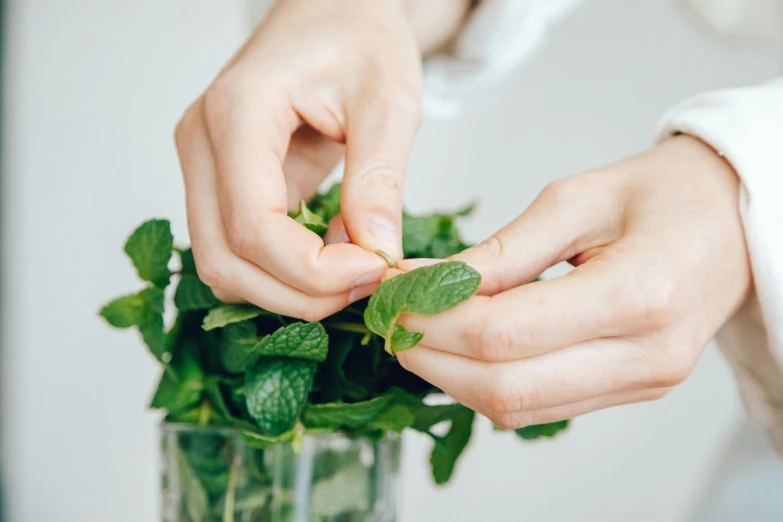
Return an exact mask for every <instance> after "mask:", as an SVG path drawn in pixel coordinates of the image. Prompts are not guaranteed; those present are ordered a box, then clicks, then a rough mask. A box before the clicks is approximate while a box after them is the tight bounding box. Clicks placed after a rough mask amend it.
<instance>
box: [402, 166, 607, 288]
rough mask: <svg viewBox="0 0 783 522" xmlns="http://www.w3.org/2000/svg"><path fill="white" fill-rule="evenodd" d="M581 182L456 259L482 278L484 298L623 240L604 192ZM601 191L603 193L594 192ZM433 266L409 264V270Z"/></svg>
mask: <svg viewBox="0 0 783 522" xmlns="http://www.w3.org/2000/svg"><path fill="white" fill-rule="evenodd" d="M577 178H578V177H576V178H566V179H564V180H559V181H556V182H554V183H552V184H550V185H549V186H547V187H546V188H545V189H544V190H543V191H542V192H541V194H540V195H539V196H538V197H537V198H536V200H535V201H533V203H532V204H531V205H530V206H529V207H528V208H527V209H525V211H524V212H523V213H522V214H521V215H520V216H519V217H517V218H516V219H514V220H513V221H512V222H511V223H509V224H508V225H506V226H505V227H503V228H502V229H500V230H499V231H497V232H496V233H495V234H493V235H492V236H491V237H490V238H488V239H486V240H484V241H482V242H481V243H480V244H478V245H476V246H474V247H471V248H468V249H467V250H465V251H463V252H461V253H459V254H457V255H455V256H452V257H451V258H450V259H452V260H454V261H464V262H465V263H467V264H468V265H470V266H471V267H473V268H475V269H476V270H477V271H478V272H479V273H480V274H481V288H480V289H479V292H480V293H481V294H483V295H494V294H497V293H500V292H504V291H506V290H509V289H511V288H514V287H517V286H520V285H522V284H525V283H529V282H530V281H532V280H533V279H535V278H536V277H538V276H539V275H541V273H543V272H544V271H545V270H546V269H548V268H549V267H551V266H554V265H556V264H557V263H560V262H562V261H567V260H569V259H572V258H573V257H575V256H577V255H579V254H581V253H582V252H586V251H588V250H590V249H592V248H596V247H598V246H602V245H606V244H608V243H611V242H614V241H616V240H617V239H619V236H620V235H621V233H622V230H621V229H622V227H621V226H618V221H619V220H618V214H617V213H616V212H614V210H613V209H612V205H608V204H607V194H606V193H605V187H594V189H593V188H591V187H585V186H583V185H582V184H581V183H579V182H575V181H574V180H577ZM595 189H600V190H595ZM431 262H432V261H430V260H408V261H405V267H406V268H411V267H412V266H414V265H415V264H417V263H420V264H422V265H426V264H430V263H431Z"/></svg>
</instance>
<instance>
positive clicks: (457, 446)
mask: <svg viewBox="0 0 783 522" xmlns="http://www.w3.org/2000/svg"><path fill="white" fill-rule="evenodd" d="M474 417H475V413H474V412H473V410H470V409H468V408H465V407H464V406H463V407H462V410H461V411H459V412H456V413H455V414H454V415H453V416H452V420H451V428H450V429H449V432H448V433H447V434H446V435H445V436H443V437H438V436H435V435H433V439H434V440H435V447H433V448H432V454H431V455H430V463H431V464H432V477H433V478H434V479H435V483H436V484H445V483H446V482H448V481H449V479H450V478H451V474H452V473H453V472H454V466H455V465H456V463H457V459H458V458H459V456H460V455H461V454H462V451H463V450H464V449H465V447H466V446H467V445H468V442H469V441H470V435H471V432H472V431H473V418H474Z"/></svg>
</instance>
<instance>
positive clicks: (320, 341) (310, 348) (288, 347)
mask: <svg viewBox="0 0 783 522" xmlns="http://www.w3.org/2000/svg"><path fill="white" fill-rule="evenodd" d="M328 346H329V336H328V335H326V330H324V327H323V326H322V325H321V323H293V324H290V325H288V326H284V327H282V328H279V329H277V330H276V331H275V332H274V333H272V335H267V336H265V337H263V338H262V339H261V340H260V341H259V342H258V345H257V346H256V347H255V348H254V351H255V352H256V353H257V354H258V355H284V356H286V357H296V358H298V359H307V360H309V361H315V362H322V361H324V360H325V359H326V354H327V350H328Z"/></svg>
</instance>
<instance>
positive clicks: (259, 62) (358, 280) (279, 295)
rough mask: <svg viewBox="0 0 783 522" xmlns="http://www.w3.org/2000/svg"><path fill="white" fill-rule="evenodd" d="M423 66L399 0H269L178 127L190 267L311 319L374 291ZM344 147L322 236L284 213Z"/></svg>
mask: <svg viewBox="0 0 783 522" xmlns="http://www.w3.org/2000/svg"><path fill="white" fill-rule="evenodd" d="M420 76H421V53H420V50H419V48H418V45H417V41H416V37H415V35H414V30H413V27H412V24H411V22H410V20H409V19H408V12H407V11H406V9H405V6H404V4H403V0H377V1H374V2H367V1H364V0H340V1H339V2H332V1H319V2H310V1H306V0H281V1H280V2H278V3H277V5H276V6H275V7H274V8H273V9H272V11H271V12H270V14H269V16H268V17H267V18H266V19H265V20H264V22H263V23H262V24H261V25H260V26H259V28H258V29H257V31H256V32H255V33H254V34H253V35H252V36H251V37H250V39H249V40H248V41H247V43H246V44H245V45H244V47H243V48H242V49H241V50H240V51H239V52H238V53H237V55H236V56H235V57H234V58H233V59H232V60H231V61H230V62H229V63H228V64H227V65H226V66H225V68H224V69H223V70H222V71H221V72H220V74H219V75H218V77H217V78H216V79H215V80H214V82H213V83H212V84H211V85H210V86H209V88H208V89H207V90H206V92H205V93H204V94H203V95H201V96H200V97H199V98H198V99H197V100H196V101H195V102H194V103H193V104H192V105H191V106H190V107H189V108H188V109H187V111H186V112H185V114H184V116H183V117H182V120H181V121H180V123H179V125H178V126H177V130H176V136H175V137H176V144H177V150H178V153H179V157H180V162H181V166H182V171H183V175H184V180H185V190H186V199H187V215H188V226H189V230H190V237H191V241H192V244H193V254H194V258H195V261H196V268H197V270H198V273H199V277H200V278H201V279H202V280H203V281H204V282H205V283H206V284H207V285H209V286H210V287H211V288H212V290H213V291H214V293H215V295H216V296H217V297H218V299H220V300H221V301H225V302H250V303H253V304H255V305H258V306H260V307H263V308H265V309H267V310H270V311H273V312H277V313H280V314H284V315H287V316H293V317H298V318H303V319H306V320H310V321H316V320H320V319H322V318H323V317H326V316H328V315H331V314H332V313H334V312H336V311H338V310H340V309H342V308H344V307H345V306H347V305H348V304H349V303H351V302H353V301H356V300H358V299H361V298H363V297H366V296H367V295H369V294H370V293H371V292H372V291H373V290H374V289H375V287H376V286H377V283H378V282H379V281H380V278H381V276H382V274H383V271H384V268H385V267H386V262H385V261H384V260H383V259H382V258H381V257H380V256H378V255H376V254H375V253H374V251H376V250H383V251H384V252H386V253H387V254H389V255H390V256H391V257H393V258H395V259H400V258H401V257H402V246H401V214H402V187H403V182H404V176H405V169H406V164H407V160H408V155H409V152H410V148H411V145H412V143H413V139H414V136H415V134H416V131H417V128H418V126H419V121H420V113H421V108H420V105H421V100H420V99H421V92H420V91H421V89H420ZM343 143H345V145H343ZM343 152H345V156H346V168H345V175H344V182H343V189H342V213H341V215H340V216H338V217H336V218H335V219H334V220H333V222H332V223H331V225H330V231H329V234H328V235H327V240H328V241H327V243H332V244H328V245H326V246H325V245H324V242H323V241H322V240H321V238H319V237H318V236H317V235H316V234H314V233H312V232H310V231H309V230H307V229H305V228H304V227H302V226H301V225H299V224H297V223H296V222H295V221H293V220H292V219H291V218H289V217H288V216H287V211H288V210H289V209H293V208H295V207H296V205H297V203H298V202H299V200H301V199H304V200H308V199H309V198H311V197H312V196H313V195H314V194H315V193H316V191H317V189H318V186H319V185H320V184H321V182H322V181H323V180H324V178H325V177H326V176H327V175H328V174H329V173H330V172H331V171H332V170H333V169H334V167H335V166H336V164H337V163H338V162H339V160H340V158H341V157H342V155H343Z"/></svg>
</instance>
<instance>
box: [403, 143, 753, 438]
mask: <svg viewBox="0 0 783 522" xmlns="http://www.w3.org/2000/svg"><path fill="white" fill-rule="evenodd" d="M738 190H739V181H738V179H737V176H736V174H735V173H734V171H733V170H732V168H731V167H730V166H729V164H728V163H726V162H725V161H724V160H723V159H722V158H721V157H720V156H719V155H718V154H716V153H715V152H714V151H713V150H712V149H710V148H709V147H708V146H706V145H705V144H704V143H702V142H701V141H699V140H697V139H695V138H692V137H688V136H679V137H676V138H673V139H670V140H669V141H667V142H665V143H663V144H661V145H659V146H657V147H655V148H653V149H651V150H649V151H647V152H644V153H642V154H639V155H637V156H633V157H631V158H628V159H626V160H623V161H621V162H619V163H616V164H614V165H609V166H607V167H604V168H600V169H597V170H594V171H589V172H586V173H583V174H579V175H576V176H572V177H570V178H565V179H563V180H559V181H556V182H554V183H553V184H551V185H549V186H548V187H547V188H545V189H544V191H543V192H542V193H541V194H540V196H539V197H538V198H537V199H536V200H535V201H534V202H533V204H532V205H531V206H530V207H528V208H527V209H526V210H525V211H524V212H523V213H522V214H521V215H520V216H519V217H518V218H517V219H515V220H514V221H513V222H511V223H510V224H508V225H507V226H506V227H504V228H503V229H501V230H500V231H498V232H497V233H495V234H494V235H493V236H492V237H490V238H489V239H487V240H486V241H484V242H482V243H481V244H479V245H477V246H476V247H473V248H470V249H468V250H466V251H465V252H463V253H461V254H459V255H457V256H454V258H453V259H455V260H462V261H465V262H466V263H468V264H469V265H471V266H473V267H474V268H476V269H477V270H478V271H479V272H480V273H481V274H482V285H481V288H480V290H479V295H477V296H475V297H473V298H471V299H470V300H469V301H467V302H465V303H463V304H462V305H460V306H458V307H457V308H455V309H453V310H451V311H449V312H446V313H444V314H442V315H439V316H435V317H422V316H407V317H403V318H402V320H401V321H400V322H401V324H402V325H403V326H405V327H406V328H408V329H409V330H413V331H418V332H423V333H424V338H423V340H422V342H421V344H420V345H419V346H417V347H416V348H414V349H412V350H409V351H406V352H402V353H400V354H398V357H399V361H400V364H402V365H403V367H405V368H406V369H408V370H410V371H412V372H414V373H416V374H418V375H420V376H421V377H422V378H424V379H425V380H427V381H429V382H430V383H432V384H434V385H435V386H437V387H439V388H441V389H442V390H443V391H444V392H446V393H447V394H449V395H451V396H452V397H454V398H455V399H456V400H457V401H459V402H461V403H463V404H465V405H466V406H468V407H470V408H472V409H474V410H476V411H478V412H480V413H482V414H484V415H485V416H487V417H489V418H490V419H491V420H492V421H493V422H495V424H497V425H498V426H501V427H504V428H509V429H511V428H520V427H523V426H528V425H532V424H542V423H549V422H555V421H558V420H563V419H567V418H572V417H575V416H578V415H582V414H585V413H588V412H591V411H595V410H599V409H602V408H607V407H610V406H616V405H620V404H627V403H633V402H639V401H646V400H652V399H658V398H661V397H663V396H664V395H666V394H667V393H668V392H669V391H670V390H671V389H672V387H674V386H676V385H677V384H679V383H681V382H682V381H683V380H684V379H685V378H686V377H687V376H688V375H689V374H690V373H691V371H692V370H693V367H694V365H695V364H696V361H697V359H698V357H699V356H700V354H701V352H702V351H703V349H704V347H705V346H706V345H707V343H708V342H709V340H710V339H711V338H712V337H713V336H714V334H715V333H716V332H717V330H718V329H719V328H720V327H721V325H723V323H724V322H725V321H726V320H727V319H728V318H729V317H730V316H731V315H733V313H734V312H735V311H736V310H737V309H738V308H739V307H740V306H741V304H742V303H743V302H744V301H745V299H746V298H747V295H748V293H749V291H750V289H751V274H750V267H749V261H748V253H747V250H746V246H745V239H744V235H743V230H742V224H741V221H740V213H739V208H738V201H739V196H738ZM561 261H569V262H570V263H571V264H572V265H574V266H575V268H574V270H572V271H571V272H570V273H568V274H567V275H565V276H563V277H558V278H555V279H551V280H546V281H541V282H535V283H530V284H526V283H528V282H529V281H531V280H533V279H534V278H535V277H536V276H537V275H538V274H540V273H541V272H543V271H544V270H545V269H547V268H548V267H550V266H552V265H554V264H556V263H558V262H561ZM433 262H437V261H434V260H409V261H405V262H403V264H402V266H401V268H402V269H403V270H410V269H412V268H414V267H416V266H421V265H426V264H431V263H433ZM389 275H393V273H390V274H389Z"/></svg>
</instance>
